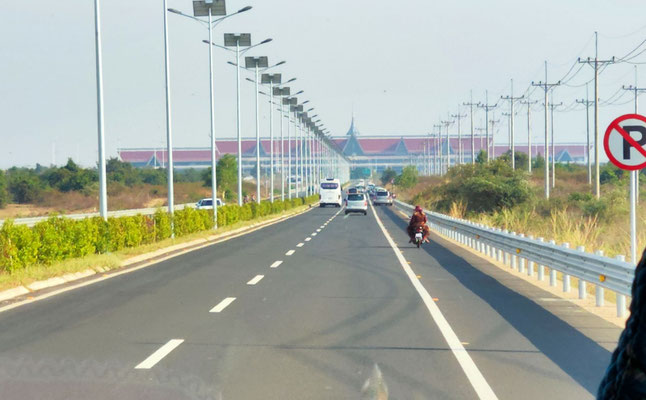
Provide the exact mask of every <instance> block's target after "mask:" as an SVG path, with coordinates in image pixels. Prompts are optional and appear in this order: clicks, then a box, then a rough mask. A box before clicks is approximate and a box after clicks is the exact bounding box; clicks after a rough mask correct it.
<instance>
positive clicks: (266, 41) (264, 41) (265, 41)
mask: <svg viewBox="0 0 646 400" xmlns="http://www.w3.org/2000/svg"><path fill="white" fill-rule="evenodd" d="M272 40H274V39H265V40H263V41H262V42H260V44H265V43H269V42H271V41H272Z"/></svg>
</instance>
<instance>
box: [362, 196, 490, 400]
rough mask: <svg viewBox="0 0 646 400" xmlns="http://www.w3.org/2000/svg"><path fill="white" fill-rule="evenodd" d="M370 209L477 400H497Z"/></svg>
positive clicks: (440, 312)
mask: <svg viewBox="0 0 646 400" xmlns="http://www.w3.org/2000/svg"><path fill="white" fill-rule="evenodd" d="M370 208H372V214H373V215H374V216H375V219H376V220H377V225H379V227H380V228H381V231H382V232H383V234H384V236H385V237H386V240H387V241H388V243H389V244H390V247H392V248H393V251H394V252H395V255H396V256H397V260H398V261H399V263H400V264H401V266H402V268H403V269H404V271H405V272H406V275H408V279H410V281H411V282H412V284H413V286H414V287H415V289H416V290H417V293H418V294H419V296H420V297H421V298H422V301H424V304H425V305H426V308H427V309H428V312H429V314H431V318H433V321H435V324H436V325H437V327H438V328H439V329H440V332H441V333H442V336H444V340H446V343H447V344H448V345H449V348H450V349H451V351H452V352H453V355H454V356H455V358H456V359H457V360H458V363H459V364H460V367H462V370H463V371H464V374H465V375H466V376H467V379H469V382H470V383H471V386H472V387H473V389H475V391H476V393H477V395H478V398H480V399H485V400H497V399H498V397H497V396H496V394H495V393H494V392H493V389H491V386H489V383H487V381H486V380H485V378H484V376H482V373H481V372H480V370H479V369H478V367H477V366H476V364H475V362H473V359H472V358H471V356H470V355H469V353H467V351H466V349H465V348H464V346H463V345H462V341H460V339H459V338H458V336H457V335H456V334H455V332H454V331H453V328H451V325H449V323H448V321H447V320H446V318H444V315H443V314H442V311H440V308H439V307H438V306H437V304H435V302H434V301H433V298H432V297H431V295H430V294H429V293H428V291H427V290H426V288H425V287H424V285H422V283H421V282H420V280H419V279H418V278H417V275H415V272H413V270H412V268H411V267H410V265H408V263H407V262H406V259H405V258H404V256H403V254H402V252H401V251H400V250H399V248H398V247H397V244H395V241H394V240H393V239H392V237H391V236H390V234H389V233H388V231H387V230H386V227H385V226H384V224H383V223H382V222H381V219H380V218H379V216H378V215H377V213H376V212H375V209H374V207H373V206H372V204H370Z"/></svg>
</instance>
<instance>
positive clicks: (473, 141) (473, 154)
mask: <svg viewBox="0 0 646 400" xmlns="http://www.w3.org/2000/svg"><path fill="white" fill-rule="evenodd" d="M462 104H463V105H465V106H469V108H470V112H469V116H470V117H471V164H475V163H476V138H475V136H474V131H473V106H478V103H474V102H473V90H471V100H470V101H469V102H468V103H462Z"/></svg>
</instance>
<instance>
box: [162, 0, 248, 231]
mask: <svg viewBox="0 0 646 400" xmlns="http://www.w3.org/2000/svg"><path fill="white" fill-rule="evenodd" d="M164 9H166V0H164ZM249 10H251V6H247V7H244V8H241V9H240V10H238V11H236V12H235V13H233V14H229V15H227V14H226V6H225V2H224V0H204V1H194V2H193V15H192V16H191V15H188V14H184V13H183V12H181V11H178V10H176V9H173V8H169V9H168V11H169V12H171V13H173V14H177V15H180V16H182V17H186V18H190V19H192V20H195V21H197V22H199V23H201V24H203V25H206V27H207V29H208V31H209V40H208V41H206V42H207V43H212V42H213V28H214V27H215V26H217V25H218V24H219V23H220V22H222V21H224V20H225V19H227V18H230V17H232V16H234V15H238V14H241V13H243V12H246V11H249ZM214 15H215V16H219V15H222V16H223V17H220V18H218V19H215V20H213V16H214ZM199 17H208V20H207V21H205V20H203V19H201V18H199ZM164 27H165V28H166V13H164ZM164 36H165V54H166V115H167V116H166V118H167V121H166V124H167V136H168V171H169V172H168V207H169V211H170V212H171V213H172V209H173V205H172V204H173V194H172V193H173V190H172V188H173V187H172V185H173V183H172V182H173V172H172V171H173V158H172V139H171V137H172V135H171V128H170V123H171V119H170V114H171V112H170V82H169V78H168V74H169V72H168V65H169V62H168V36H167V35H166V29H164ZM209 100H210V116H211V198H212V204H213V222H214V227H215V228H217V218H218V209H217V207H218V203H217V193H218V190H217V173H216V168H217V154H216V148H217V147H216V143H215V84H214V79H213V48H212V46H209Z"/></svg>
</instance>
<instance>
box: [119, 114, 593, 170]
mask: <svg viewBox="0 0 646 400" xmlns="http://www.w3.org/2000/svg"><path fill="white" fill-rule="evenodd" d="M497 135H499V136H501V135H500V134H497ZM332 140H333V141H334V143H336V145H337V146H338V148H339V149H340V151H342V152H343V154H344V155H345V156H346V157H347V158H348V159H349V160H350V161H351V162H352V166H353V167H365V168H370V169H373V170H376V171H377V172H381V171H383V170H384V169H386V168H389V167H390V168H393V169H395V170H397V171H400V170H401V169H402V168H403V167H405V166H407V165H417V166H418V168H419V170H420V171H423V170H424V165H426V164H428V163H429V160H432V159H433V157H435V155H436V154H443V155H444V156H445V157H446V154H447V151H448V153H449V155H450V157H451V164H452V165H454V164H455V163H456V162H457V160H458V152H459V149H460V143H461V145H462V147H461V148H462V149H463V154H464V155H463V158H464V161H465V162H471V159H472V157H473V156H474V155H473V154H472V151H471V135H470V133H469V132H468V131H465V132H463V133H462V135H460V136H458V134H457V133H453V134H450V136H449V138H448V140H447V137H446V135H443V137H442V139H441V140H438V138H437V136H431V135H403V134H393V135H379V136H363V135H361V134H360V133H359V131H358V130H357V129H356V125H355V121H354V118H353V119H352V122H351V124H350V129H349V130H348V132H347V133H346V134H345V135H344V136H337V137H332ZM496 140H499V138H496ZM285 142H286V141H285ZM216 143H217V151H216V154H217V157H220V156H222V155H223V154H234V155H235V154H237V142H236V140H235V139H221V140H217V142H216ZM493 147H494V156H495V157H498V156H500V155H502V154H505V153H506V152H507V151H508V150H509V145H508V144H507V143H501V144H496V143H494V144H493ZM485 148H486V138H485V136H484V135H482V134H478V135H477V136H475V137H474V149H475V152H474V153H475V156H476V157H477V155H478V153H479V152H480V150H481V149H485ZM257 151H259V152H260V159H261V168H268V166H269V163H270V151H271V143H270V141H269V140H266V139H263V140H261V142H260V147H259V148H256V141H255V139H243V141H242V154H243V156H242V157H243V169H244V173H245V174H250V173H251V170H252V168H254V166H255V163H256V152H257ZM288 151H289V149H288V146H287V144H285V159H287V156H288ZM295 151H296V143H295V142H294V140H292V143H291V152H292V154H294V153H295ZM516 151H517V152H523V153H528V146H527V144H526V143H525V144H522V143H521V144H517V145H516ZM554 152H555V157H554V158H555V160H556V161H557V162H563V163H581V164H582V163H585V162H586V160H587V159H586V145H585V144H583V143H557V144H556V146H555V149H554ZM118 154H119V158H120V159H121V160H122V161H124V162H129V163H131V164H133V165H134V166H136V167H141V168H146V167H148V168H159V167H163V166H165V165H166V162H167V161H166V160H167V152H166V149H164V148H133V149H118ZM531 154H532V157H536V156H537V155H541V156H544V154H545V150H544V146H543V144H542V143H536V144H532V149H531ZM274 155H275V157H276V163H279V162H280V142H279V141H278V140H276V141H275V144H274ZM173 157H174V159H173V161H174V163H175V166H176V168H207V167H209V166H210V165H211V151H210V149H209V148H175V150H173Z"/></svg>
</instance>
